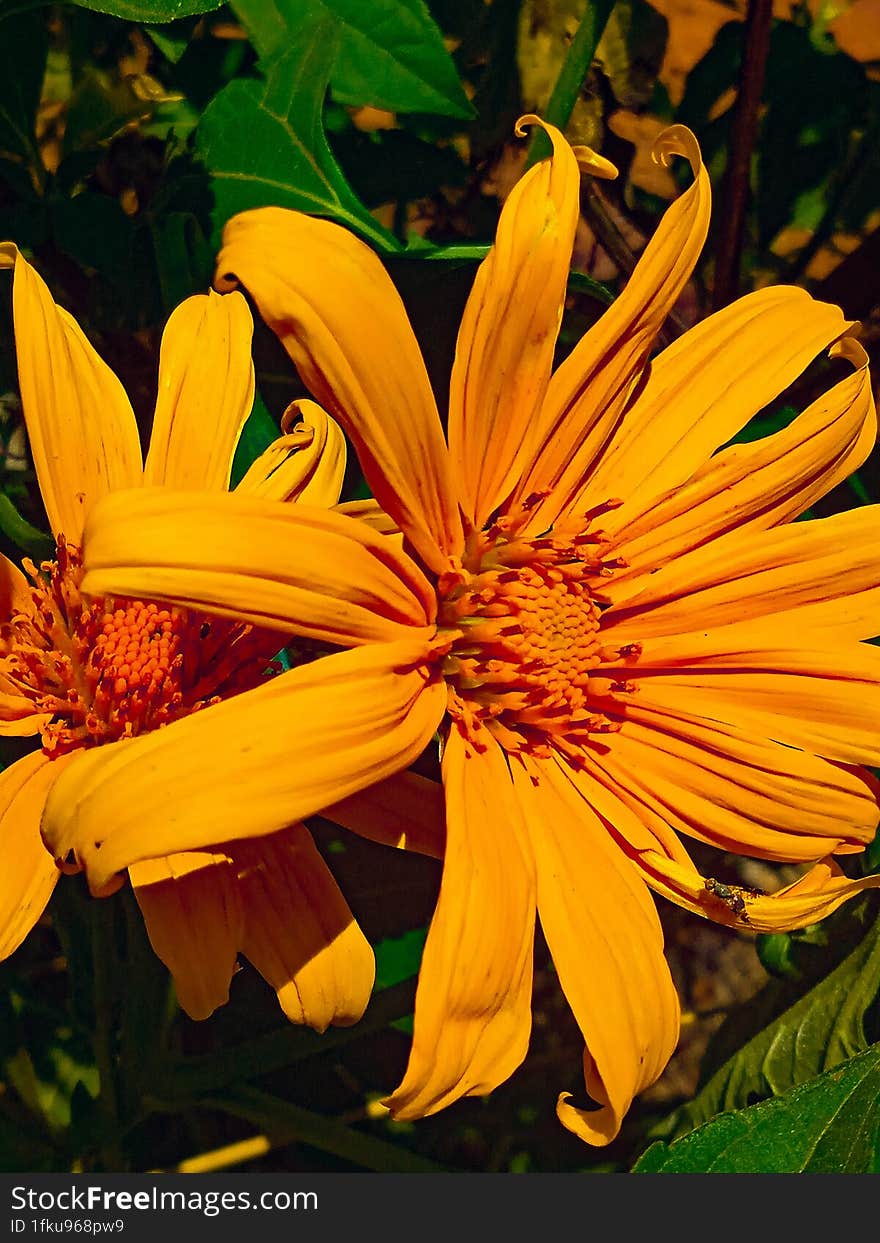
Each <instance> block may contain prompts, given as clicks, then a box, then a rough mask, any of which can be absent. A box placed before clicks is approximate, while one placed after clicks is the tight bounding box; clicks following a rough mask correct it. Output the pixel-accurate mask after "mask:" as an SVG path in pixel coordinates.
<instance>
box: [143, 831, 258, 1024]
mask: <svg viewBox="0 0 880 1243" xmlns="http://www.w3.org/2000/svg"><path fill="white" fill-rule="evenodd" d="M129 877H130V879H131V884H132V888H133V890H134V895H135V897H136V898H137V901H138V905H139V906H140V908H141V912H142V914H143V917H144V922H145V923H146V926H147V933H148V935H149V938H150V944H151V945H152V947H153V949H154V951H155V953H156V955H157V957H158V958H160V959H161V960H162V962H163V963H164V964H165V966H166V967H167V968H168V970H169V971H170V972H171V974H172V976H173V977H174V988H175V992H176V993H177V1000H178V1002H179V1003H180V1007H181V1009H182V1010H184V1011H185V1013H186V1014H188V1015H189V1017H190V1018H191V1019H206V1018H208V1016H209V1015H211V1014H213V1013H214V1011H215V1010H216V1009H217V1007H218V1006H222V1005H225V1004H226V1002H227V1001H228V1000H229V985H230V982H231V980H232V975H233V972H234V971H235V961H236V955H237V951H238V948H239V946H240V945H241V935H242V910H241V901H240V898H239V894H238V887H237V885H236V878H235V871H234V869H233V866H232V863H231V861H230V859H229V856H228V855H227V854H225V853H220V854H215V853H209V852H205V851H194V850H188V851H182V852H180V853H178V854H173V855H166V856H165V857H163V858H161V859H148V860H146V861H145V862H143V863H135V864H132V866H131V867H130V868H129Z"/></svg>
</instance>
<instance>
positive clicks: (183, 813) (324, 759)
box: [42, 642, 446, 894]
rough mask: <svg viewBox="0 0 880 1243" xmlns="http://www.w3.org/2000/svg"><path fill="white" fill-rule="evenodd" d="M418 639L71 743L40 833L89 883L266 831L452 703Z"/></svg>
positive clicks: (410, 747) (390, 758)
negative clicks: (123, 737) (81, 747)
mask: <svg viewBox="0 0 880 1243" xmlns="http://www.w3.org/2000/svg"><path fill="white" fill-rule="evenodd" d="M424 658H425V649H424V647H423V645H421V644H420V643H418V642H412V643H406V642H400V643H388V644H371V645H369V646H367V647H363V648H356V649H354V650H353V651H347V652H340V653H338V654H336V655H333V656H327V657H326V658H323V659H320V660H316V661H314V662H312V664H309V665H302V666H300V667H299V668H296V669H293V670H291V671H290V672H289V673H285V674H282V675H280V676H279V677H276V678H273V679H271V680H270V681H268V682H266V683H264V684H263V685H261V686H259V687H257V688H256V689H255V690H252V691H246V692H245V693H244V694H241V695H237V696H235V697H234V698H232V699H227V700H224V701H223V702H222V703H219V704H215V705H213V706H211V707H209V708H206V709H204V710H203V711H202V712H198V713H196V714H195V715H193V716H190V717H186V718H184V719H183V720H180V721H176V722H174V724H172V725H168V726H166V727H165V728H164V729H160V730H156V731H154V732H153V733H151V734H145V735H142V736H141V737H139V738H135V739H132V740H127V741H121V742H117V743H110V744H107V745H106V746H103V747H96V748H94V749H92V750H91V751H85V752H82V753H80V754H79V755H77V756H76V760H75V763H73V764H72V765H71V767H70V770H69V772H65V773H63V774H62V777H61V779H60V781H59V782H58V783H57V785H56V787H55V789H54V790H53V792H52V795H51V797H50V798H49V800H48V802H47V805H46V810H45V813H44V816H43V825H42V832H43V836H44V839H45V840H46V842H47V844H48V845H49V848H50V849H51V850H52V852H53V854H54V856H55V857H56V858H60V859H66V858H67V857H68V856H69V855H71V854H72V855H74V856H75V858H76V859H77V860H78V862H79V864H80V865H81V866H82V867H84V868H85V869H86V871H87V872H88V877H89V884H90V886H91V888H92V891H93V892H94V893H96V894H103V893H106V892H112V891H113V889H114V888H117V887H118V884H119V879H118V873H119V872H120V871H121V870H122V869H123V868H126V867H130V866H131V864H132V863H136V862H138V861H139V860H141V859H150V858H157V857H159V856H161V855H166V854H173V853H175V852H176V851H180V850H200V849H205V848H209V847H211V846H212V845H214V844H216V843H217V842H227V841H231V840H232V839H233V838H250V837H259V836H262V835H263V834H266V833H273V832H276V831H278V830H279V829H282V828H284V827H285V826H287V825H289V824H292V823H293V822H294V821H295V820H301V819H302V818H303V817H305V816H310V815H314V814H315V813H316V812H318V811H320V810H321V809H322V808H324V807H326V806H329V805H330V804H331V803H334V802H338V801H340V800H341V799H344V798H348V797H349V795H351V794H354V793H355V792H356V791H357V790H359V789H363V788H364V787H365V786H367V785H370V784H371V783H372V782H374V781H381V780H383V779H384V778H386V777H389V776H391V774H392V773H394V772H397V771H398V770H399V769H401V768H406V767H407V766H408V765H409V764H411V763H412V761H413V760H414V759H415V758H416V756H418V755H419V754H420V753H421V751H422V749H423V748H424V747H425V745H426V744H427V742H428V740H429V739H430V737H431V735H432V734H433V733H434V731H435V730H436V728H437V726H438V724H439V722H440V719H441V717H442V715H443V712H444V710H445V706H446V695H445V689H444V687H443V685H442V684H441V683H439V682H437V683H432V682H430V681H429V676H430V675H429V670H428V669H427V668H426V667H425V665H424V664H423V661H424Z"/></svg>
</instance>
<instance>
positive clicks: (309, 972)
mask: <svg viewBox="0 0 880 1243" xmlns="http://www.w3.org/2000/svg"><path fill="white" fill-rule="evenodd" d="M228 849H229V853H230V854H231V856H232V859H233V863H234V867H235V871H236V877H237V886H238V892H239V895H240V899H241V904H242V909H243V914H244V925H243V935H242V939H241V942H240V945H241V951H242V953H243V954H244V956H245V957H246V958H247V959H248V960H249V961H250V962H251V963H252V964H253V965H254V967H256V969H257V971H259V972H260V974H261V975H262V976H263V977H264V979H265V980H267V981H268V983H269V984H270V985H271V986H272V987H273V988H274V989H275V991H276V992H277V993H278V1000H279V1002H280V1004H281V1008H282V1010H283V1011H284V1013H285V1014H286V1015H287V1017H288V1018H289V1019H290V1021H291V1022H292V1023H306V1024H308V1026H309V1027H313V1028H314V1029H315V1030H316V1031H319V1032H322V1031H324V1030H325V1029H326V1028H327V1027H328V1026H329V1024H331V1023H336V1024H339V1025H341V1026H343V1027H347V1026H349V1025H350V1024H352V1023H356V1022H357V1020H358V1019H359V1018H360V1017H361V1015H362V1014H363V1012H364V1010H365V1009H366V1005H367V1002H368V1001H369V999H370V993H371V991H372V988H373V979H374V976H375V964H374V961H373V951H372V950H371V948H370V945H369V943H368V941H367V940H366V938H365V937H364V934H363V933H362V932H361V930H360V928H359V927H358V926H357V923H356V922H355V919H354V916H353V915H352V913H351V911H350V910H349V907H348V903H347V902H346V901H345V898H343V896H342V894H341V893H340V891H339V887H338V885H337V884H336V881H335V880H334V879H333V877H332V876H331V874H330V871H329V869H328V867H327V865H326V863H325V862H324V860H323V859H322V858H321V856H320V855H319V854H318V852H317V850H316V849H315V844H314V842H313V841H312V838H311V836H310V834H309V832H308V830H307V829H306V828H304V826H303V825H301V824H293V825H291V826H290V828H287V829H284V830H282V831H281V832H280V833H272V834H271V835H270V836H268V837H261V838H259V839H255V840H253V841H240V842H232V843H230V844H229V847H228Z"/></svg>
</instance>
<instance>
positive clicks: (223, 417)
mask: <svg viewBox="0 0 880 1243" xmlns="http://www.w3.org/2000/svg"><path fill="white" fill-rule="evenodd" d="M253 333H254V324H253V320H252V319H251V313H250V310H249V309H248V304H247V302H246V301H245V299H244V298H243V297H242V295H241V294H240V293H231V294H228V295H227V296H226V297H222V296H221V295H220V294H217V293H214V291H213V289H212V290H211V291H210V293H208V294H207V295H206V294H196V295H195V296H194V297H192V298H187V299H186V301H185V302H181V304H180V306H179V307H177V309H176V310H175V311H173V312H172V314H171V317H170V318H169V320H168V323H167V324H166V325H165V331H164V333H163V334H162V347H161V350H160V353H159V391H158V396H157V399H156V413H155V415H154V416H153V430H152V432H151V434H150V448H149V452H148V453H147V461H146V465H145V467H144V482H145V483H147V484H164V485H165V486H166V487H169V488H200V489H203V490H204V491H206V492H208V491H213V492H216V491H221V492H225V491H226V489H227V488H228V487H229V472H230V470H231V469H232V458H233V456H234V454H235V446H236V445H237V444H238V438H239V436H240V435H241V429H242V428H243V427H244V425H245V420H246V419H247V417H248V415H249V414H250V412H251V407H252V406H253V404H254V365H253V363H252V361H251V338H252V337H253Z"/></svg>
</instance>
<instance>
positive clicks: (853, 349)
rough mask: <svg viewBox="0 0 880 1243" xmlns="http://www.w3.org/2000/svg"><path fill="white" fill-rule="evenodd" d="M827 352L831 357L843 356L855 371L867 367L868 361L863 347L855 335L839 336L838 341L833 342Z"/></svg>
mask: <svg viewBox="0 0 880 1243" xmlns="http://www.w3.org/2000/svg"><path fill="white" fill-rule="evenodd" d="M828 353H829V355H830V356H831V358H845V359H846V360H847V362H850V363H852V365H853V366H854V367H855V368H856V370H857V371H861V369H862V368H863V367H867V365H868V362H869V359H868V355H867V354H866V353H865V349H864V347H863V346H862V345H861V344H860V343H859V342H858V341H857V340H856V339H855V337H841V339H840V340H839V341H835V342H834V344H833V345H832V347H831V349H830V350H829V351H828Z"/></svg>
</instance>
